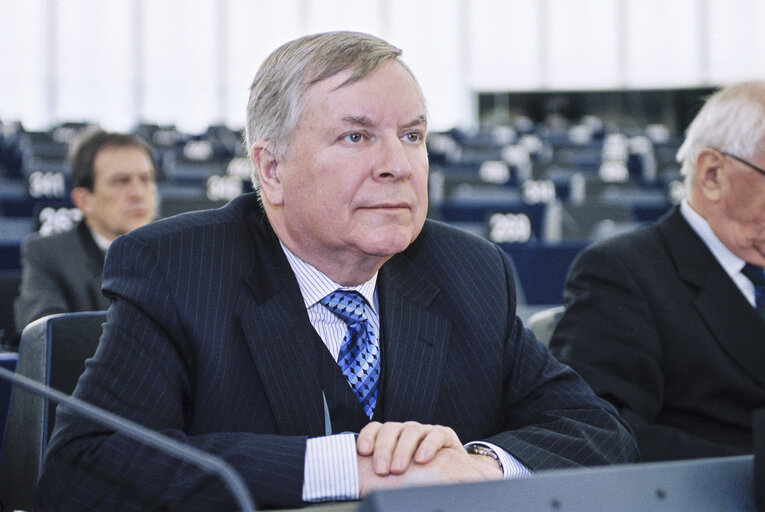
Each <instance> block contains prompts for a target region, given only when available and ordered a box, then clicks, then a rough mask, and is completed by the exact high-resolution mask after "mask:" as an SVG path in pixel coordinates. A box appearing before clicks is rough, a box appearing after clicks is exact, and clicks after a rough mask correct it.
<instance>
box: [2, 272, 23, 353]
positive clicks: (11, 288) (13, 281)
mask: <svg viewBox="0 0 765 512" xmlns="http://www.w3.org/2000/svg"><path fill="white" fill-rule="evenodd" d="M20 284H21V270H20V269H11V270H0V344H5V343H10V342H12V341H13V338H14V334H15V332H16V328H15V326H14V321H13V301H14V300H15V299H16V297H17V296H18V295H19V285H20ZM16 341H18V340H16Z"/></svg>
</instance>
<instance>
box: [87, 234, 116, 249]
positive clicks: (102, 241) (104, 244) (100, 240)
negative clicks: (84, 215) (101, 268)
mask: <svg viewBox="0 0 765 512" xmlns="http://www.w3.org/2000/svg"><path fill="white" fill-rule="evenodd" d="M88 231H90V236H92V237H93V241H94V242H96V245H97V246H98V248H99V249H101V250H102V251H104V252H106V251H108V250H109V246H110V245H111V244H112V242H111V240H108V239H107V238H106V237H105V236H102V235H100V234H98V233H96V232H95V231H93V230H92V229H90V228H88Z"/></svg>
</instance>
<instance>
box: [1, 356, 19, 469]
mask: <svg viewBox="0 0 765 512" xmlns="http://www.w3.org/2000/svg"><path fill="white" fill-rule="evenodd" d="M18 360H19V354H18V353H17V352H0V366H2V367H3V368H5V369H6V370H10V371H14V370H15V369H16V363H17V361H18ZM10 400H11V383H10V382H7V381H4V380H3V381H0V454H2V449H3V437H4V436H5V422H6V419H7V417H8V403H9V402H10Z"/></svg>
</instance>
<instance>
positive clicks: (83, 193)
mask: <svg viewBox="0 0 765 512" xmlns="http://www.w3.org/2000/svg"><path fill="white" fill-rule="evenodd" d="M70 197H71V198H72V203H74V205H75V206H76V207H77V208H79V210H80V211H81V212H82V214H83V215H87V214H88V213H89V212H90V190H88V189H87V188H85V187H74V188H73V189H72V193H71V194H70Z"/></svg>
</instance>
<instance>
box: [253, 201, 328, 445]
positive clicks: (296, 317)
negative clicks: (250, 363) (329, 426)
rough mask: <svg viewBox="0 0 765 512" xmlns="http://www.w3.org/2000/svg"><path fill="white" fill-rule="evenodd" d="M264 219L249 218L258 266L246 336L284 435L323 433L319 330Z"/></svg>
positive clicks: (255, 265)
mask: <svg viewBox="0 0 765 512" xmlns="http://www.w3.org/2000/svg"><path fill="white" fill-rule="evenodd" d="M257 213H261V212H257ZM261 215H262V213H261ZM261 215H256V214H252V215H251V216H250V218H249V219H248V223H249V227H250V235H251V240H252V247H253V251H252V253H253V262H252V267H251V271H250V274H249V275H248V277H247V280H246V281H247V285H248V287H249V289H250V292H251V293H252V295H251V297H249V298H248V299H246V300H245V306H244V311H243V313H242V315H241V321H242V328H243V330H244V336H245V338H246V340H247V344H248V346H249V349H250V352H251V354H252V357H253V360H254V363H255V366H256V367H257V370H258V373H259V375H260V379H261V381H262V384H263V388H264V391H265V394H266V396H267V398H268V401H269V404H270V406H271V409H272V411H273V414H274V416H275V418H276V422H277V425H278V427H279V433H280V434H282V435H306V434H308V435H321V434H323V433H324V408H323V405H322V404H323V402H322V395H321V391H322V390H321V380H320V376H319V373H318V371H319V369H318V368H317V365H316V360H315V359H316V358H315V346H314V343H313V340H312V339H311V338H312V337H313V336H316V332H315V330H314V329H313V327H312V326H311V323H310V322H309V320H308V314H307V313H306V310H305V307H304V305H303V299H302V295H301V294H300V288H299V287H298V284H297V280H296V279H295V276H294V275H293V273H292V270H291V269H290V266H289V263H288V262H287V259H286V257H285V256H284V253H283V252H282V250H281V247H280V246H279V242H278V239H277V238H276V235H275V234H274V233H273V231H272V230H271V228H270V226H269V225H268V222H267V221H266V220H264V219H263V218H262V216H261Z"/></svg>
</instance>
